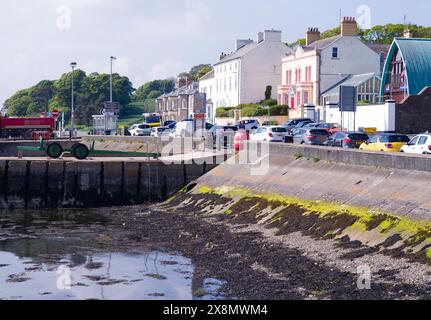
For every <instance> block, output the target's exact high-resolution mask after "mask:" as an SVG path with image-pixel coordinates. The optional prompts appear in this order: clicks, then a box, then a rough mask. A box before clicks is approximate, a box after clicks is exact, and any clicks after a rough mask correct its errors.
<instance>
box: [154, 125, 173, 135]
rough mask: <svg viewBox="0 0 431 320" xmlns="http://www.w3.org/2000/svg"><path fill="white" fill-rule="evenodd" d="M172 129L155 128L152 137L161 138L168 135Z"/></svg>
mask: <svg viewBox="0 0 431 320" xmlns="http://www.w3.org/2000/svg"><path fill="white" fill-rule="evenodd" d="M169 131H170V129H169V128H168V127H155V128H152V129H151V136H152V137H161V136H162V135H163V134H165V133H168V132H169Z"/></svg>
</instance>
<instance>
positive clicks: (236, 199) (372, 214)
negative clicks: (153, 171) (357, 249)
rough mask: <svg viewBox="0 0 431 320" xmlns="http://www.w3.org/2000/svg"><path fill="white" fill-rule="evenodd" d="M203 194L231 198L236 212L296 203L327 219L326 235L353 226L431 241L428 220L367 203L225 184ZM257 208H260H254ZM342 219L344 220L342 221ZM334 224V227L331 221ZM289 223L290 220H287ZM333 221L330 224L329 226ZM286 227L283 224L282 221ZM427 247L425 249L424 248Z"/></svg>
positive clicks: (305, 213) (412, 241) (304, 212)
mask: <svg viewBox="0 0 431 320" xmlns="http://www.w3.org/2000/svg"><path fill="white" fill-rule="evenodd" d="M197 192H198V193H199V194H216V195H220V196H224V197H228V198H231V199H232V200H233V205H232V206H231V207H230V208H228V209H227V210H226V211H225V212H229V214H235V213H236V211H235V209H236V207H241V205H242V206H245V207H247V205H249V207H248V208H249V209H248V210H247V212H249V213H250V212H252V211H253V208H258V209H260V210H262V205H264V206H267V207H268V208H269V209H271V210H274V209H275V208H280V207H285V208H289V207H295V208H297V209H298V210H300V212H301V216H302V217H303V218H304V219H305V218H309V217H311V216H317V218H318V219H319V223H320V224H322V223H324V224H325V225H326V227H328V228H329V230H326V231H325V237H323V238H326V237H329V236H337V235H340V234H342V232H340V229H341V231H346V230H351V231H354V230H356V232H359V233H366V232H371V231H373V234H375V233H376V232H375V231H377V235H380V237H381V238H382V239H385V238H389V237H390V236H393V235H399V236H400V237H401V238H402V239H404V245H405V246H409V247H414V246H417V245H420V244H422V243H424V244H425V245H424V247H427V245H429V244H431V224H430V223H429V222H428V221H414V220H411V219H408V218H405V217H399V216H396V215H394V214H391V213H388V212H383V211H376V210H372V209H370V208H366V207H355V206H348V205H344V204H340V203H336V202H328V201H309V200H303V199H299V198H295V197H289V196H282V195H278V194H269V193H267V194H265V193H262V194H257V193H256V192H254V191H252V190H249V189H246V188H239V187H230V186H221V187H218V188H211V187H208V186H204V185H201V186H199V187H198V189H197ZM250 200H255V202H257V203H259V202H260V203H261V205H260V206H257V205H254V206H253V205H250V203H252V202H253V201H250ZM254 211H256V210H254ZM284 214H285V212H283V211H281V212H279V213H278V214H275V216H274V217H273V218H272V220H271V222H272V223H276V222H279V223H282V222H283V219H284V216H283V215H284ZM340 221H342V224H341V225H340ZM331 223H332V224H333V230H331V229H330V228H331V226H330V224H331ZM284 224H285V225H288V224H289V222H288V221H285V222H284ZM328 225H329V226H328ZM281 227H283V225H281ZM423 250H424V249H423ZM425 251H426V252H425V255H426V258H427V259H428V260H429V261H431V249H428V250H425Z"/></svg>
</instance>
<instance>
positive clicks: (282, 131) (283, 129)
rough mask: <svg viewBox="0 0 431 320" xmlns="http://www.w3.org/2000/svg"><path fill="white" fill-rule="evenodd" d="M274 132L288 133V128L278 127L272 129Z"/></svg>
mask: <svg viewBox="0 0 431 320" xmlns="http://www.w3.org/2000/svg"><path fill="white" fill-rule="evenodd" d="M271 131H272V132H276V133H284V132H287V130H286V128H283V127H276V128H272V129H271Z"/></svg>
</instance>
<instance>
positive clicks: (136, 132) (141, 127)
mask: <svg viewBox="0 0 431 320" xmlns="http://www.w3.org/2000/svg"><path fill="white" fill-rule="evenodd" d="M129 131H130V134H131V135H132V136H134V137H136V136H138V137H144V136H147V137H149V136H150V135H151V126H150V125H149V124H135V125H133V126H132V127H131V128H130V129H129Z"/></svg>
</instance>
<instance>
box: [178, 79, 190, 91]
mask: <svg viewBox="0 0 431 320" xmlns="http://www.w3.org/2000/svg"><path fill="white" fill-rule="evenodd" d="M187 85H188V80H187V77H178V79H177V83H176V89H179V88H182V87H185V86H187Z"/></svg>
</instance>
